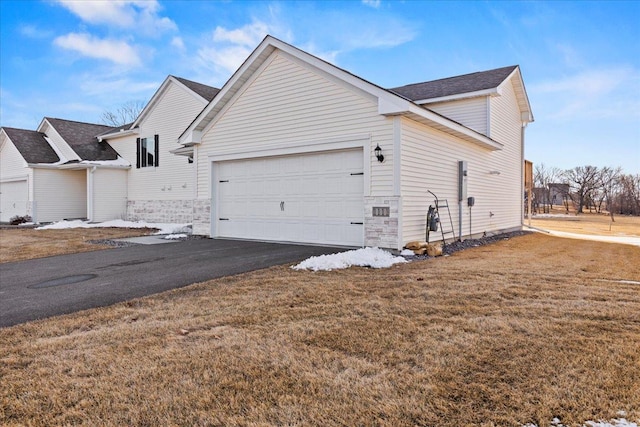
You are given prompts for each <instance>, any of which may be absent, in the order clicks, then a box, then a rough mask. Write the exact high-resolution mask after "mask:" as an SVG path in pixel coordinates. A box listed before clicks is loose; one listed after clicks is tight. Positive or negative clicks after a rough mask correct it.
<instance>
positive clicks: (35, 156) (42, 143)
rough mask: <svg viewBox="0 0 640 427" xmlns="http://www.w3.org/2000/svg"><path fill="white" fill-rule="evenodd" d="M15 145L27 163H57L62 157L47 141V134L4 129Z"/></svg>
mask: <svg viewBox="0 0 640 427" xmlns="http://www.w3.org/2000/svg"><path fill="white" fill-rule="evenodd" d="M2 130H3V131H4V132H5V133H6V134H7V136H8V137H9V139H10V140H11V142H12V143H13V145H14V146H15V147H16V148H17V149H18V152H19V153H20V155H21V156H22V158H24V160H25V161H26V162H27V163H56V162H59V161H60V157H58V155H57V154H56V152H55V150H54V149H53V148H51V145H49V142H48V141H47V140H46V139H45V134H43V133H41V132H36V131H34V130H26V129H16V128H8V127H3V128H2Z"/></svg>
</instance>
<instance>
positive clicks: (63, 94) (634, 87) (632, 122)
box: [0, 0, 640, 174]
mask: <svg viewBox="0 0 640 427" xmlns="http://www.w3.org/2000/svg"><path fill="white" fill-rule="evenodd" d="M639 23H640V2H637V1H627V2H620V1H619V2H616V1H603V2H595V1H594V2H589V1H579V2H560V1H553V2H507V1H496V2H492V1H464V2H454V1H451V2H445V1H440V2H417V1H403V2H400V1H385V0H380V1H376V0H366V1H355V0H354V1H348V2H339V1H332V2H329V1H325V2H290V1H286V2H270V1H264V2H250V1H219V2H206V1H151V0H143V1H120V2H115V1H114V2H102V1H54V0H50V1H49V0H48V1H35V0H34V1H27V0H24V1H10V0H2V1H0V124H1V125H2V126H11V127H20V128H26V129H35V128H36V127H37V125H38V124H39V122H40V121H41V120H42V118H43V117H44V116H49V117H59V118H66V119H71V120H79V121H87V122H99V121H100V116H101V114H102V113H103V112H104V111H105V110H115V109H117V108H118V107H119V106H121V105H123V104H124V103H126V102H129V101H136V100H140V101H145V102H146V101H147V100H149V98H150V97H151V96H152V95H153V93H154V92H155V90H156V89H157V88H158V86H159V85H160V83H161V82H162V81H163V80H164V79H165V77H166V76H167V75H168V74H173V75H177V76H179V77H184V78H188V79H191V80H195V81H199V82H201V83H206V84H209V85H212V86H217V87H220V86H222V85H223V84H224V83H225V81H226V80H227V79H228V78H229V77H230V76H231V74H232V73H233V71H234V70H235V69H236V68H237V67H238V66H239V65H240V64H241V63H242V61H243V60H244V59H245V58H246V57H247V56H248V55H249V53H250V52H251V51H252V50H253V49H254V48H255V47H256V46H257V45H258V43H259V42H260V41H261V40H262V38H263V37H264V36H265V35H266V34H271V35H273V36H275V37H278V38H280V39H282V40H284V41H286V42H289V43H291V44H293V45H295V46H297V47H299V48H302V49H304V50H306V51H309V52H311V53H313V54H315V55H318V56H320V57H322V58H324V59H326V60H328V61H330V62H332V63H334V64H336V65H338V66H340V67H342V68H345V69H347V70H348V71H350V72H352V73H354V74H356V75H359V76H360V77H363V78H365V79H367V80H369V81H371V82H373V83H376V84H378V85H380V86H383V87H394V86H400V85H404V84H408V83H415V82H421V81H427V80H433V79H438V78H442V77H449V76H454V75H459V74H466V73H470V72H474V71H483V70H488V69H492V68H498V67H502V66H507V65H515V64H519V65H520V67H521V70H522V74H523V77H524V80H525V85H526V87H527V92H528V95H529V99H530V102H531V105H532V108H533V112H534V116H535V120H536V121H535V122H534V123H532V124H530V125H529V127H528V128H527V142H526V157H527V158H528V159H529V160H531V161H533V162H534V163H545V164H546V165H547V166H556V167H559V168H562V169H568V168H572V167H574V166H581V165H587V164H591V165H596V166H621V167H622V168H623V169H624V171H625V172H627V173H634V174H635V173H640V24H639Z"/></svg>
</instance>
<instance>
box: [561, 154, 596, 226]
mask: <svg viewBox="0 0 640 427" xmlns="http://www.w3.org/2000/svg"><path fill="white" fill-rule="evenodd" d="M599 175H600V171H599V170H598V167H597V166H576V167H575V168H573V169H569V170H567V171H565V172H564V177H565V179H566V180H567V183H568V184H569V185H570V186H571V189H572V192H571V198H572V199H573V202H574V203H575V204H577V206H578V209H577V210H576V215H577V214H580V213H582V212H583V209H584V206H585V204H586V203H589V205H590V203H591V200H592V193H593V191H594V189H596V188H598V185H599Z"/></svg>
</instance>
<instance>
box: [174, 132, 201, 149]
mask: <svg viewBox="0 0 640 427" xmlns="http://www.w3.org/2000/svg"><path fill="white" fill-rule="evenodd" d="M200 142H202V131H201V130H197V129H192V128H189V129H187V131H186V132H185V133H183V134H182V136H181V137H180V139H178V143H179V144H182V145H193V144H200Z"/></svg>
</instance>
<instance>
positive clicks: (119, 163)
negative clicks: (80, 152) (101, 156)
mask: <svg viewBox="0 0 640 427" xmlns="http://www.w3.org/2000/svg"><path fill="white" fill-rule="evenodd" d="M80 164H82V165H92V166H93V165H95V166H131V163H129V162H128V161H126V160H125V159H123V158H122V157H120V156H118V158H117V159H116V160H83V161H81V162H80Z"/></svg>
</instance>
